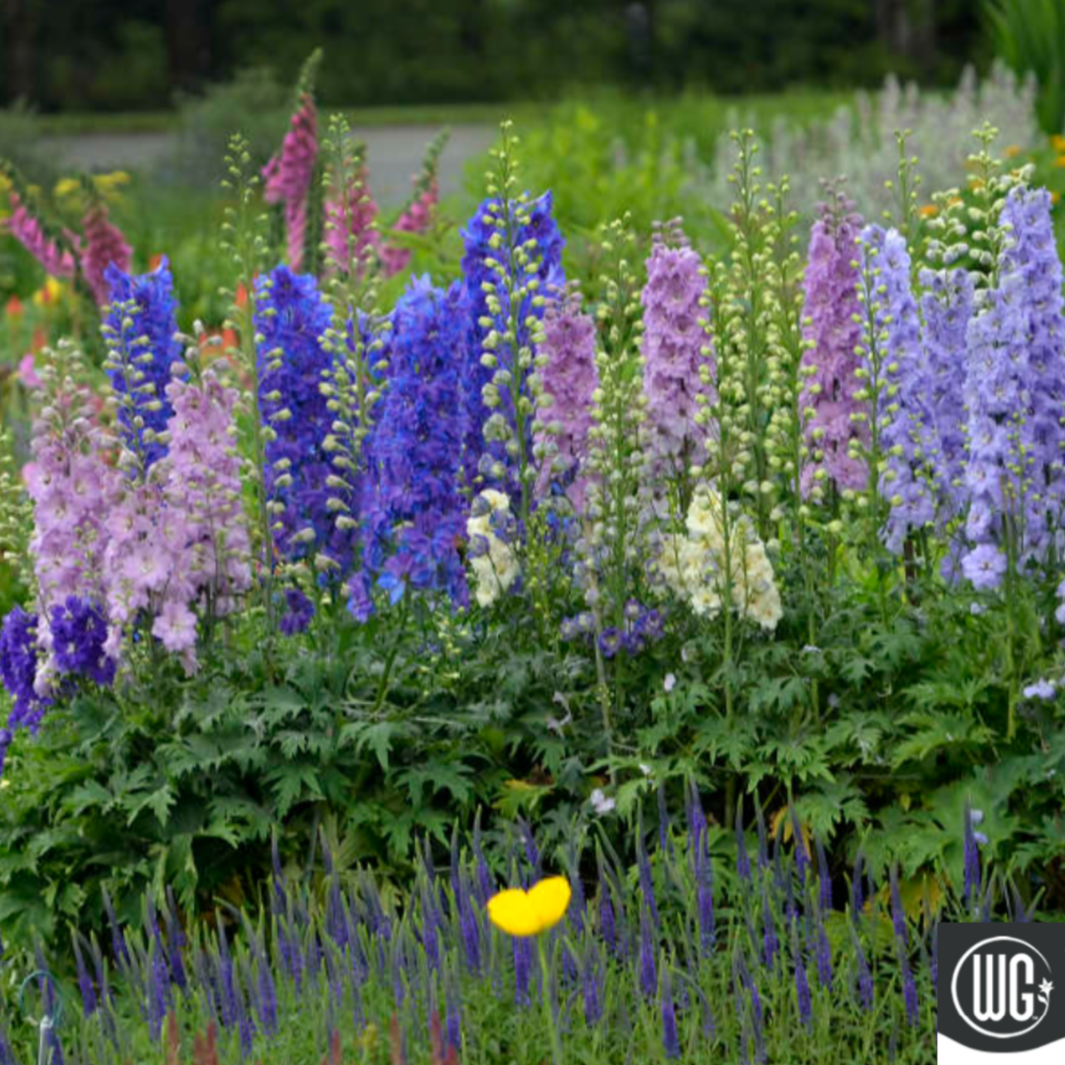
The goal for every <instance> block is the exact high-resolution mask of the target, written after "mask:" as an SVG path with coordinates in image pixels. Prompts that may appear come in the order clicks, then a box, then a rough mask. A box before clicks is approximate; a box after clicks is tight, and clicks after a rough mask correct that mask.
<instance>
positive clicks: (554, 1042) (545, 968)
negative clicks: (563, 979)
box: [537, 932, 562, 1065]
mask: <svg viewBox="0 0 1065 1065" xmlns="http://www.w3.org/2000/svg"><path fill="white" fill-rule="evenodd" d="M537 940H538V943H537V945H538V946H539V948H540V973H541V977H542V981H543V996H544V1021H545V1023H546V1024H547V1031H548V1034H549V1035H550V1037H551V1058H552V1061H553V1065H562V1040H561V1039H560V1038H559V1035H558V1026H557V1025H556V1024H555V1011H554V1009H553V1008H552V1006H551V966H550V964H549V963H548V958H547V952H548V946H547V933H546V932H545V933H541V934H540V935H539V936H537Z"/></svg>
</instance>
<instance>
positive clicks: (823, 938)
mask: <svg viewBox="0 0 1065 1065" xmlns="http://www.w3.org/2000/svg"><path fill="white" fill-rule="evenodd" d="M814 934H815V936H816V938H817V980H818V983H819V984H820V985H821V986H822V987H823V988H824V989H825V990H826V991H831V990H832V946H831V944H830V943H829V941H828V933H827V931H826V930H825V921H824V914H822V913H818V915H817V928H816V930H815V933H814Z"/></svg>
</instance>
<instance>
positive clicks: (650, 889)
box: [636, 816, 658, 932]
mask: <svg viewBox="0 0 1065 1065" xmlns="http://www.w3.org/2000/svg"><path fill="white" fill-rule="evenodd" d="M636 865H637V868H638V870H639V874H640V890H641V891H642V892H643V901H644V902H645V903H646V904H647V907H648V909H649V910H650V912H651V920H652V921H653V922H654V926H655V931H656V932H657V930H658V903H657V902H656V900H655V882H654V876H653V875H652V873H651V858H650V855H648V853H647V847H646V845H645V843H644V838H643V817H642V816H640V817H638V819H637V824H636Z"/></svg>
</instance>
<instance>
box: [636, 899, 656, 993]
mask: <svg viewBox="0 0 1065 1065" xmlns="http://www.w3.org/2000/svg"><path fill="white" fill-rule="evenodd" d="M653 925H654V920H653V918H650V917H649V916H648V909H647V907H646V906H641V907H640V991H641V993H642V994H643V995H644V997H645V998H654V996H655V995H656V994H657V993H658V967H657V964H656V962H655V955H656V954H657V948H656V947H655V943H654V936H653Z"/></svg>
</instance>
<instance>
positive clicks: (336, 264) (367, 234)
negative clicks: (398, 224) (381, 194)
mask: <svg viewBox="0 0 1065 1065" xmlns="http://www.w3.org/2000/svg"><path fill="white" fill-rule="evenodd" d="M377 211H378V208H377V204H376V203H375V202H374V199H373V197H372V196H371V195H370V188H369V184H368V178H367V173H366V167H365V166H362V165H360V166H359V167H358V168H357V170H356V172H355V177H354V179H353V180H352V181H351V183H350V184H349V186H348V187H347V188H346V189H344V190H343V191H340V190H335V191H333V192H331V194H330V197H329V199H328V200H327V201H326V205H325V217H326V222H327V225H326V227H325V242H326V244H327V245H328V248H329V253H328V257H327V258H328V262H329V264H330V266H331V267H332V268H333V269H334V270H346V269H347V267H348V264H349V263H355V264H358V267H357V268H362V267H364V266H365V263H366V259H367V251H368V249H371V248H373V249H380V247H381V234H380V233H379V232H378V231H377V230H376V229H375V228H374V222H375V221H376V220H377Z"/></svg>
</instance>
